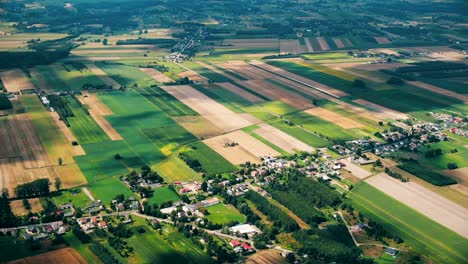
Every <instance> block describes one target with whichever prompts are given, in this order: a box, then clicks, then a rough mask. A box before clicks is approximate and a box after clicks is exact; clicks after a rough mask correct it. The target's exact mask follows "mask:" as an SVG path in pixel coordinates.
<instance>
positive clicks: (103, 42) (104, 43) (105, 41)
mask: <svg viewBox="0 0 468 264" xmlns="http://www.w3.org/2000/svg"><path fill="white" fill-rule="evenodd" d="M102 45H104V46H105V45H107V39H106V38H105V39H103V40H102Z"/></svg>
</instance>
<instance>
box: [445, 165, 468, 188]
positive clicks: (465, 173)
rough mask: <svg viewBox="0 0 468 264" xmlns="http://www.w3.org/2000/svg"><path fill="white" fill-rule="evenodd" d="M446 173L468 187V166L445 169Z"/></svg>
mask: <svg viewBox="0 0 468 264" xmlns="http://www.w3.org/2000/svg"><path fill="white" fill-rule="evenodd" d="M444 173H446V174H448V175H450V176H452V177H453V178H455V179H456V180H457V181H458V183H459V184H460V185H463V186H466V187H468V167H464V168H459V169H456V170H445V171H444Z"/></svg>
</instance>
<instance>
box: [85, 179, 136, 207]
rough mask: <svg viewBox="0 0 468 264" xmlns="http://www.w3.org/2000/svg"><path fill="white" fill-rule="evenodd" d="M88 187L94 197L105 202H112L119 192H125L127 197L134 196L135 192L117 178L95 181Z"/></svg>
mask: <svg viewBox="0 0 468 264" xmlns="http://www.w3.org/2000/svg"><path fill="white" fill-rule="evenodd" d="M88 189H89V191H90V192H91V193H92V195H93V197H94V199H96V200H101V201H102V202H103V203H104V204H110V202H111V201H112V199H114V198H115V196H116V195H117V194H123V195H125V197H130V196H133V192H132V191H131V190H130V189H129V188H128V187H127V186H126V185H125V184H123V183H122V182H121V181H120V180H119V179H116V178H109V179H106V180H103V181H98V182H95V183H93V184H91V185H90V186H89V187H88Z"/></svg>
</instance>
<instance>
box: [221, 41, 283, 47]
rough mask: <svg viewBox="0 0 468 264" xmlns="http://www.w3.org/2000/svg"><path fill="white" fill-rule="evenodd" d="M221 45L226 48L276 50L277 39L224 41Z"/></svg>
mask: <svg viewBox="0 0 468 264" xmlns="http://www.w3.org/2000/svg"><path fill="white" fill-rule="evenodd" d="M223 45H226V48H243V49H248V48H257V49H261V48H262V49H264V48H278V46H279V41H278V39H276V38H274V39H269V38H265V39H225V40H224V42H223Z"/></svg>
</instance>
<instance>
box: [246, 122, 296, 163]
mask: <svg viewBox="0 0 468 264" xmlns="http://www.w3.org/2000/svg"><path fill="white" fill-rule="evenodd" d="M258 128H260V127H259V126H258V125H251V126H248V127H244V128H243V129H242V130H243V131H244V132H246V133H247V134H249V135H251V136H252V137H254V138H256V139H258V140H260V141H261V142H262V143H264V144H265V145H267V146H269V147H271V148H272V149H274V150H276V151H278V152H279V153H280V154H281V155H284V156H287V155H289V153H288V152H287V151H285V150H283V149H282V148H280V147H278V146H276V145H275V144H273V143H271V142H270V141H268V140H267V139H265V138H263V137H261V136H260V135H258V134H256V133H255V132H254V130H256V129H258Z"/></svg>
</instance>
